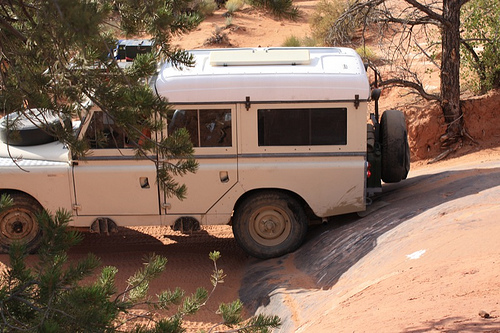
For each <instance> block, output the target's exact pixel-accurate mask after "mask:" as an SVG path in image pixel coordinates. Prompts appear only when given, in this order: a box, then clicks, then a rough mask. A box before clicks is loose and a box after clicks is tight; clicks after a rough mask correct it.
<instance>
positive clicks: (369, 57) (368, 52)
mask: <svg viewBox="0 0 500 333" xmlns="http://www.w3.org/2000/svg"><path fill="white" fill-rule="evenodd" d="M356 52H357V53H358V54H359V56H360V57H361V58H362V59H363V60H364V61H370V62H372V63H374V62H377V61H378V60H379V59H380V58H379V56H377V55H376V54H375V52H373V50H372V49H371V48H369V47H368V46H360V47H358V48H357V49H356Z"/></svg>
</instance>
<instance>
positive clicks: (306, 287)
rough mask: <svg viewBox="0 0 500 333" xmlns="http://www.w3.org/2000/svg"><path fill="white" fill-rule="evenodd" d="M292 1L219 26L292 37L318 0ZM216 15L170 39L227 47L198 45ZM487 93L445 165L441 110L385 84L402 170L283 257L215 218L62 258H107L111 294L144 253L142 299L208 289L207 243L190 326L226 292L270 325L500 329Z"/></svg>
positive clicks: (271, 41) (259, 38) (276, 39)
mask: <svg viewBox="0 0 500 333" xmlns="http://www.w3.org/2000/svg"><path fill="white" fill-rule="evenodd" d="M295 4H297V5H298V6H299V7H300V8H301V10H303V13H304V14H305V15H304V17H303V18H302V19H301V20H300V21H298V22H290V21H276V20H274V19H273V18H272V17H271V16H270V15H269V14H265V13H263V12H262V11H257V10H254V9H251V8H244V9H243V10H242V11H241V12H238V13H236V14H235V15H234V17H233V20H232V23H231V26H229V27H227V28H224V29H223V30H222V31H223V32H225V33H226V34H227V36H228V38H229V43H230V44H231V45H232V46H238V47H247V46H249V47H255V46H280V45H281V44H282V43H283V41H284V40H285V39H286V38H287V37H289V36H291V35H294V36H296V37H298V38H304V37H306V36H310V35H311V32H310V28H309V26H308V18H307V16H308V15H309V13H311V11H312V10H313V9H314V5H315V4H316V1H312V0H311V1H296V2H295ZM223 13H224V10H219V11H218V12H216V13H215V15H214V16H212V17H210V18H208V19H207V20H206V21H205V22H204V23H203V24H202V25H201V26H200V28H199V29H198V30H197V31H195V32H193V33H191V34H189V35H187V36H181V37H179V38H178V39H177V40H176V41H175V44H178V45H180V46H182V47H184V48H187V49H190V48H203V47H205V48H206V47H225V46H226V45H206V44H205V41H206V40H207V39H208V38H210V37H211V36H212V35H213V33H214V31H215V29H216V27H224V26H225V24H226V23H225V22H226V19H225V18H224V17H222V14H223ZM499 96H500V93H498V92H496V93H492V95H491V96H487V97H480V98H474V99H471V100H470V101H468V102H466V103H468V104H466V105H467V106H466V110H467V113H466V115H465V117H466V119H468V120H467V124H468V127H467V129H468V132H469V133H470V134H471V136H472V137H473V138H474V141H471V140H469V141H464V142H463V143H461V148H460V149H459V150H458V151H457V152H455V153H452V154H451V155H449V156H448V157H447V159H446V160H444V161H440V162H437V163H434V164H427V162H428V161H429V160H430V159H432V158H433V157H435V156H437V155H438V154H439V153H440V152H441V150H440V144H439V136H440V135H441V134H442V133H443V132H444V125H443V122H442V119H441V115H440V114H439V110H437V109H436V108H435V107H434V106H432V105H429V104H426V103H422V102H421V101H413V100H408V98H407V97H402V95H401V93H400V92H398V91H386V92H384V94H383V98H384V100H385V101H386V102H384V104H383V107H384V108H393V107H398V108H400V109H403V110H404V111H405V113H406V117H407V122H408V127H409V133H410V143H411V148H412V160H413V161H414V162H413V165H412V171H411V172H410V177H409V179H408V180H406V181H403V182H401V183H399V184H394V185H389V186H385V187H384V193H383V194H382V195H380V196H379V197H378V198H376V200H375V201H374V204H373V206H372V208H371V209H372V210H373V212H371V214H369V215H368V216H366V217H364V218H360V217H358V216H357V215H355V214H350V215H345V216H340V217H337V218H335V219H332V221H331V222H330V223H329V224H328V225H321V226H315V227H312V228H311V229H310V231H309V234H308V238H307V241H306V243H305V244H304V246H302V247H301V248H300V249H299V250H298V251H296V252H295V253H293V254H290V255H287V256H284V257H282V258H278V259H273V260H267V261H260V260H257V259H254V258H251V257H248V256H247V255H246V254H245V253H244V252H243V251H242V250H241V249H240V248H239V247H238V246H237V244H236V242H235V240H234V238H233V237H232V233H231V228H230V227H228V226H216V227H209V228H205V229H203V230H202V231H200V232H195V233H193V234H192V235H191V236H189V237H188V236H186V235H183V234H181V233H179V232H174V231H171V230H170V229H169V228H162V227H149V228H135V229H124V230H122V232H121V233H119V234H117V235H111V236H98V235H91V234H88V235H87V236H86V238H85V240H84V242H83V243H82V244H81V245H79V246H77V247H76V248H74V249H73V250H72V251H71V253H70V257H71V258H72V259H78V258H81V257H83V256H84V255H85V254H86V253H87V252H89V251H91V252H93V253H95V254H96V255H97V256H98V257H100V258H102V261H103V264H104V265H113V266H116V267H117V268H118V269H119V273H118V279H117V284H118V289H119V290H123V289H124V288H125V287H126V279H127V278H128V277H129V276H130V275H132V274H133V272H134V271H136V270H137V269H139V268H140V267H141V266H142V263H143V258H144V256H145V255H147V254H148V253H151V252H155V253H157V254H161V255H164V256H166V257H167V258H168V260H169V263H168V265H167V271H166V272H165V273H164V274H163V275H162V276H161V277H160V278H159V279H158V280H157V281H156V282H155V283H154V284H153V285H152V286H151V294H153V295H154V294H155V293H157V292H159V291H160V290H163V289H168V288H170V289H173V288H175V287H180V288H182V289H184V290H186V292H187V293H188V294H189V293H191V292H194V290H195V289H196V288H197V287H200V286H201V287H205V288H207V289H209V290H210V289H211V284H210V274H211V273H212V269H213V266H212V263H211V261H210V260H209V259H208V253H209V252H210V251H213V250H219V251H220V252H221V253H222V258H221V260H220V261H219V268H222V269H223V270H224V272H225V273H226V274H227V277H226V278H225V282H224V284H222V285H220V286H219V287H218V288H217V289H216V291H215V292H214V294H213V296H212V297H211V299H210V301H209V303H208V304H207V305H206V306H205V307H204V308H203V309H202V310H201V311H200V312H199V313H198V314H196V315H195V316H193V317H189V318H186V325H185V326H186V328H187V329H188V331H189V332H193V331H197V330H199V329H209V328H210V327H211V326H213V325H214V324H216V323H217V322H219V321H220V317H219V316H218V315H217V314H216V310H217V307H218V304H219V303H220V302H230V301H232V300H235V299H236V298H238V297H239V298H241V299H242V300H243V301H244V303H245V304H246V306H247V308H246V309H247V310H246V311H247V314H252V313H253V312H254V311H261V312H265V313H268V314H278V315H280V316H281V318H282V319H283V326H282V328H281V329H280V330H279V331H280V332H477V331H482V332H500V320H499V318H498V316H500V305H499V302H500V245H499V239H500V224H499V223H498V222H499V216H500V148H499V147H500V137H499V135H498V134H497V132H496V130H497V129H498V128H499V126H500V123H499V121H498V118H499V117H498V114H499V107H498V105H500V97H499ZM35 259H36V258H35V256H30V258H29V260H31V261H33V262H34V261H35ZM0 263H3V264H6V265H7V264H8V257H7V256H6V255H0ZM479 311H486V312H487V313H489V315H490V318H482V317H481V316H479Z"/></svg>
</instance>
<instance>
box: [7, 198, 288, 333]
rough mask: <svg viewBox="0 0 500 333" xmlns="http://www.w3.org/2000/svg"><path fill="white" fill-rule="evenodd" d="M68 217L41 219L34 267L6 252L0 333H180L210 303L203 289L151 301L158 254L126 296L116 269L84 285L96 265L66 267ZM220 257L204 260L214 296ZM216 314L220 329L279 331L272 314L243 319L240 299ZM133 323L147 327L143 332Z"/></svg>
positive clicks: (14, 251) (71, 238)
mask: <svg viewBox="0 0 500 333" xmlns="http://www.w3.org/2000/svg"><path fill="white" fill-rule="evenodd" d="M6 205H8V201H7V199H6V197H5V196H2V198H1V199H0V211H1V210H2V209H4V208H5V206H6ZM70 217H71V215H70V213H68V212H65V211H57V212H56V213H55V215H50V214H48V213H47V212H43V213H42V214H41V216H40V218H39V223H40V228H41V229H42V231H43V237H42V244H41V246H40V249H39V259H38V262H37V263H36V264H35V265H33V267H29V266H28V265H27V264H26V258H27V253H26V249H25V247H24V245H22V244H19V243H15V244H13V245H12V246H11V248H10V265H11V267H10V268H9V269H7V270H6V271H4V272H2V273H1V275H0V279H1V280H0V313H1V314H2V315H1V316H0V332H116V331H120V332H124V331H130V332H142V333H146V332H183V331H184V329H183V328H182V320H183V318H184V316H186V315H190V314H193V313H195V312H196V311H198V310H199V309H200V308H201V307H203V306H204V305H205V302H206V301H207V300H208V298H209V297H210V293H209V292H208V291H207V290H205V289H203V288H198V289H197V290H196V292H195V293H194V294H192V295H190V296H187V297H185V296H184V292H183V291H182V290H181V289H179V288H176V289H175V290H174V291H170V290H166V291H163V292H161V293H160V294H158V295H156V297H155V298H153V297H151V296H149V295H148V291H149V283H150V281H152V280H153V279H155V278H158V277H159V276H160V274H161V273H162V272H163V271H164V270H165V266H166V264H167V259H166V258H164V257H162V256H158V255H155V254H151V255H149V256H147V257H146V258H145V261H146V263H145V265H144V266H143V267H142V268H140V269H139V270H138V271H137V272H136V273H135V274H134V275H133V276H131V277H130V278H129V279H128V281H127V284H128V285H127V288H126V290H125V291H122V292H118V291H117V287H116V284H115V277H116V274H117V272H118V270H117V269H116V268H115V267H104V268H103V269H102V271H101V274H100V275H99V276H98V277H97V279H96V281H94V282H93V283H89V282H86V283H85V284H82V283H81V282H82V280H83V279H84V278H89V277H91V276H94V271H95V270H96V269H97V268H98V267H99V266H101V262H100V260H99V259H98V258H97V257H96V256H94V255H92V254H89V255H87V257H86V258H84V259H81V260H79V261H78V262H76V263H75V262H70V260H69V257H68V254H67V251H68V250H69V248H71V247H72V246H74V245H75V244H77V243H78V242H79V241H81V239H82V236H81V235H80V234H79V233H77V232H76V231H70V230H69V229H68V226H67V225H68V222H69V221H70ZM219 258H220V253H219V252H217V251H214V252H212V253H210V255H209V259H210V260H212V261H213V264H214V271H213V274H212V276H211V282H212V285H213V289H212V292H213V291H214V290H215V287H216V286H217V285H218V284H219V283H223V282H224V281H223V278H224V272H223V271H222V270H220V269H218V268H217V260H218V259H219ZM138 305H140V306H141V309H143V307H144V306H147V309H144V310H141V311H140V313H139V312H134V314H132V312H131V310H132V309H136V310H135V311H139V310H137V306H138ZM174 305H175V306H176V307H177V306H178V307H177V312H176V313H175V314H173V315H172V316H171V317H165V318H160V319H158V316H157V312H158V311H159V310H162V309H168V308H169V307H171V306H174ZM219 311H220V313H221V316H222V320H221V324H220V325H226V324H227V325H228V326H231V327H235V326H236V329H237V330H241V331H245V332H250V331H258V330H261V331H263V330H266V329H267V328H272V327H279V326H280V319H279V317H276V316H260V315H259V316H255V317H252V318H250V319H249V320H247V321H242V317H241V311H242V303H241V302H240V301H239V300H237V301H235V302H233V303H230V304H223V305H221V306H220V307H219ZM136 320H141V321H142V322H143V323H144V320H146V321H148V324H151V325H150V326H149V327H146V326H144V325H142V324H138V323H137V321H136ZM217 326H219V325H217ZM126 328H128V330H126ZM233 332H235V330H233Z"/></svg>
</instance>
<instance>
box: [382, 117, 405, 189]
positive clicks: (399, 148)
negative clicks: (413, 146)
mask: <svg viewBox="0 0 500 333" xmlns="http://www.w3.org/2000/svg"><path fill="white" fill-rule="evenodd" d="M380 140H381V144H382V180H383V181H384V182H386V183H397V182H399V181H401V180H402V179H406V176H407V175H408V172H409V171H410V147H409V145H408V132H407V130H406V121H405V116H404V114H403V112H401V111H398V110H388V111H385V112H384V113H383V114H382V119H381V120H380Z"/></svg>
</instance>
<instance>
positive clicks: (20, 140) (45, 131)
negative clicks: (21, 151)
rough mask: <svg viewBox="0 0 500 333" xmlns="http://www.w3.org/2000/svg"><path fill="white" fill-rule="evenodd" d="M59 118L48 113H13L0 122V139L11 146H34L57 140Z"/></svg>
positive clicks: (59, 124)
mask: <svg viewBox="0 0 500 333" xmlns="http://www.w3.org/2000/svg"><path fill="white" fill-rule="evenodd" d="M61 127H62V124H61V118H60V117H59V116H58V115H57V114H55V113H53V112H50V111H45V112H42V111H40V110H38V109H30V110H26V111H24V112H13V113H11V114H8V115H6V116H5V117H3V118H2V119H1V120H0V139H1V140H2V141H3V142H5V143H8V144H9V145H12V146H36V145H42V144H45V143H49V142H53V141H56V140H57V136H56V135H55V132H56V130H57V129H60V128H61Z"/></svg>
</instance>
